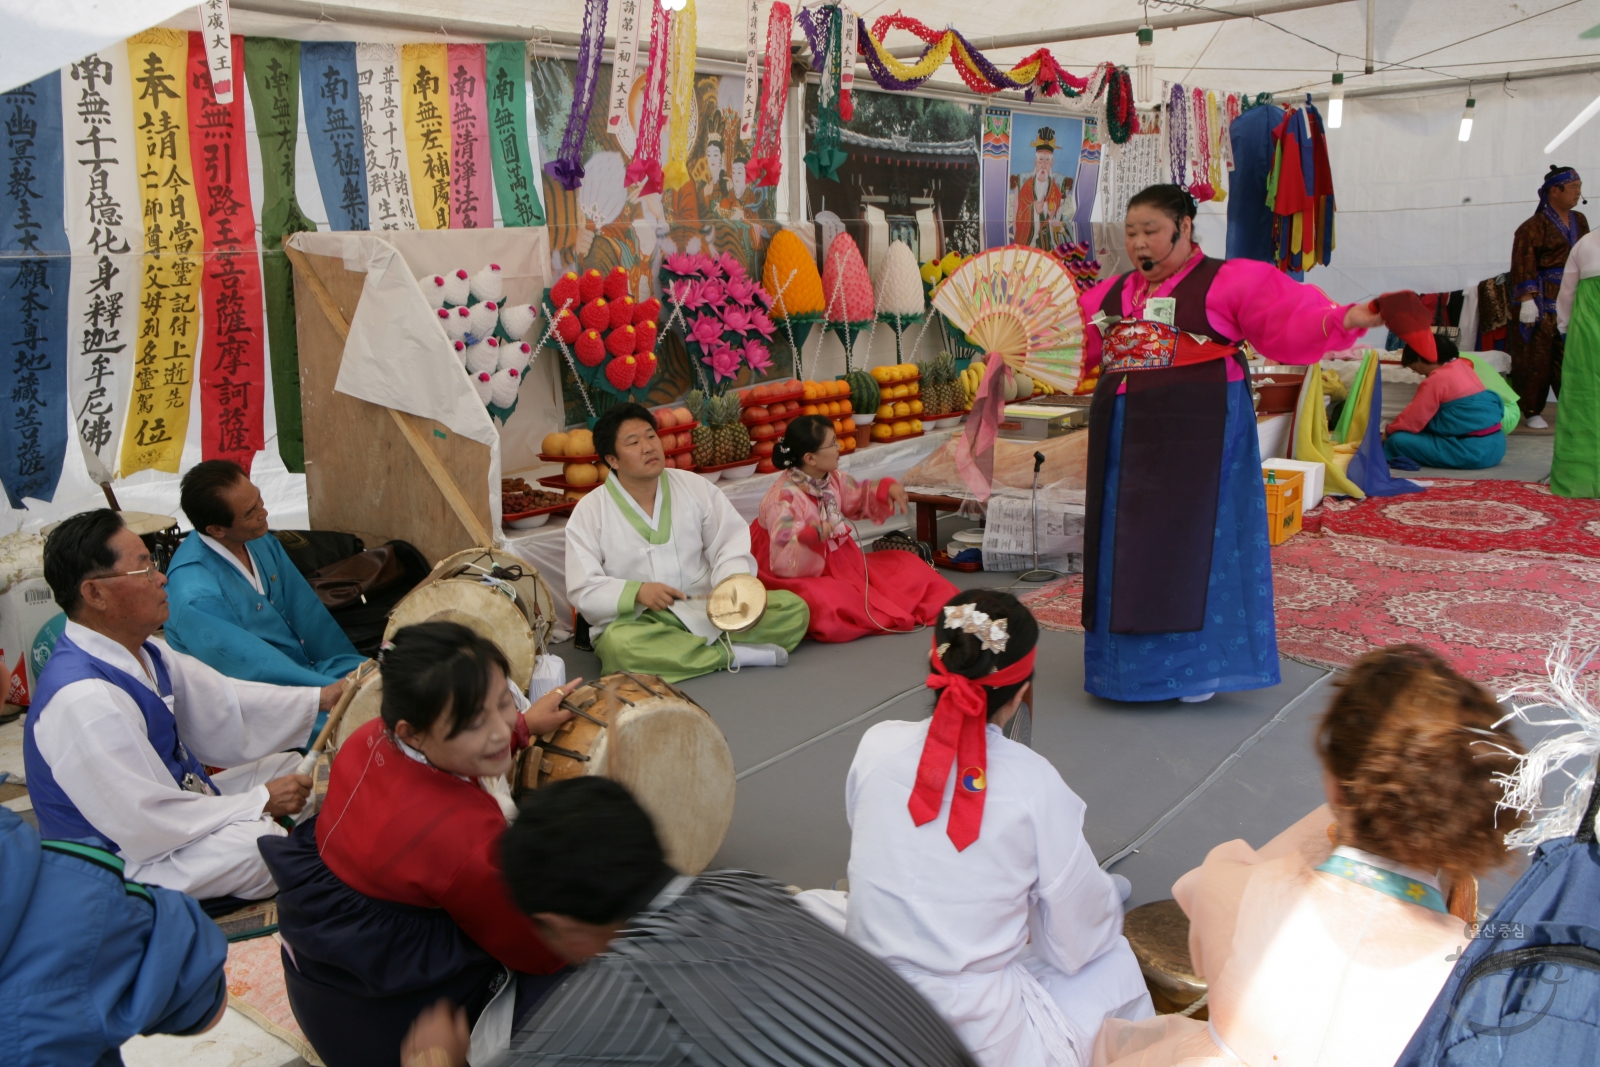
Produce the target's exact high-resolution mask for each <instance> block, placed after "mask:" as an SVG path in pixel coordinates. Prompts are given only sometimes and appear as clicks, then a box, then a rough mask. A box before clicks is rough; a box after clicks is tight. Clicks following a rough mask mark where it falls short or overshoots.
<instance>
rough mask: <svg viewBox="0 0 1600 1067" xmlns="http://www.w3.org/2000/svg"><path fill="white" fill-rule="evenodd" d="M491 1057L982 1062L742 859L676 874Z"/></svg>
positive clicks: (878, 968)
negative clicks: (747, 869) (691, 874)
mask: <svg viewBox="0 0 1600 1067" xmlns="http://www.w3.org/2000/svg"><path fill="white" fill-rule="evenodd" d="M903 810H904V805H903V803H902V811H903ZM1136 973H1137V972H1136ZM495 1063H496V1067H558V1065H574V1064H596V1065H598V1064H606V1065H608V1067H687V1065H689V1064H696V1065H699V1064H708V1065H709V1064H739V1065H741V1067H793V1065H796V1064H808V1065H812V1064H815V1065H819V1067H820V1065H822V1064H828V1065H839V1067H843V1065H845V1064H849V1065H851V1067H973V1060H972V1057H971V1056H970V1055H968V1053H967V1051H966V1050H965V1049H964V1048H962V1047H961V1043H960V1042H959V1041H957V1040H956V1038H955V1035H953V1034H951V1032H950V1028H949V1027H948V1026H946V1025H945V1024H944V1022H943V1021H942V1020H941V1019H940V1018H939V1016H938V1015H936V1014H934V1012H933V1011H932V1010H931V1009H930V1008H929V1006H928V1004H927V1003H926V1002H925V1001H923V999H922V998H921V997H919V996H917V994H916V992H915V991H914V990H912V989H911V988H910V987H909V986H907V985H906V983H905V982H903V981H901V980H900V978H899V977H897V976H896V975H895V973H894V972H893V971H891V970H890V969H889V968H888V967H885V966H884V965H883V964H882V963H881V962H879V961H878V960H876V959H873V958H872V957H871V956H870V955H868V954H867V953H866V952H864V951H862V950H861V948H859V947H858V946H856V945H854V944H852V943H851V942H850V941H848V940H846V939H845V938H843V937H840V936H839V935H838V934H836V933H833V932H832V931H830V930H828V929H827V928H826V927H824V926H823V925H822V924H821V923H819V922H817V921H816V920H815V919H812V918H811V917H810V916H808V915H807V914H805V912H804V911H803V910H802V909H801V908H800V906H799V905H797V904H796V903H795V902H794V900H793V899H792V898H790V897H789V895H788V894H786V893H785V892H784V891H783V890H782V889H781V888H779V887H778V886H777V885H774V884H773V883H772V882H769V881H767V880H766V879H764V878H761V877H759V876H757V875H753V874H746V873H744V872H742V871H713V872H710V873H707V874H702V875H700V876H698V877H695V878H687V877H679V878H674V879H672V880H671V881H670V882H668V883H667V885H666V887H665V888H664V889H663V890H662V891H661V892H660V893H659V894H657V895H656V897H655V899H654V900H652V901H651V903H650V904H649V906H647V907H646V908H645V909H644V910H643V911H642V912H640V913H639V914H638V915H635V916H634V917H633V918H632V919H630V920H629V922H628V925H627V928H626V929H624V930H623V932H622V934H621V935H620V936H618V937H617V938H616V939H615V940H613V941H612V942H611V947H610V949H609V951H607V952H606V953H605V954H604V955H601V956H597V957H595V958H594V959H592V960H589V961H588V962H587V963H585V964H584V965H583V966H582V967H580V968H579V969H578V972H577V973H576V974H575V975H573V977H571V978H570V979H568V980H567V981H566V982H565V983H563V984H562V986H561V988H560V989H558V990H557V991H556V992H555V993H554V994H553V995H552V996H551V997H550V998H549V1000H547V1001H546V1002H545V1003H544V1004H543V1005H541V1006H540V1008H539V1009H538V1012H537V1014H535V1015H534V1016H533V1018H532V1019H530V1020H529V1021H528V1022H527V1023H526V1024H525V1025H523V1026H520V1027H518V1028H517V1030H516V1032H515V1033H513V1034H512V1037H511V1051H510V1052H509V1053H508V1054H507V1055H506V1056H505V1057H504V1058H502V1059H499V1060H496V1061H495Z"/></svg>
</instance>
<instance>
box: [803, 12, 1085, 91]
mask: <svg viewBox="0 0 1600 1067" xmlns="http://www.w3.org/2000/svg"><path fill="white" fill-rule="evenodd" d="M801 18H802V20H803V19H804V18H805V16H804V14H802V15H801ZM890 30H906V31H907V32H909V33H911V34H913V35H914V36H916V37H918V38H919V39H921V40H922V41H924V42H926V43H927V45H928V48H927V50H926V51H924V52H923V53H922V56H921V57H920V58H919V59H918V60H917V62H916V63H913V64H911V65H909V66H908V65H906V64H904V63H901V62H900V61H899V60H898V59H896V58H895V57H894V56H892V55H890V54H889V50H888V48H887V47H885V46H884V44H883V39H884V37H886V36H887V35H888V33H889V31H890ZM862 39H863V41H864V42H865V43H866V47H865V48H863V49H862V51H864V52H865V53H866V56H867V69H868V70H869V71H871V73H872V77H873V80H874V81H876V82H877V83H878V84H879V85H881V86H882V87H883V88H885V89H890V90H894V91H898V92H904V91H906V90H908V89H915V88H916V87H917V86H919V85H921V84H922V83H923V82H925V81H927V80H928V79H929V78H930V77H932V76H933V73H934V72H935V71H937V70H938V69H939V68H940V67H941V66H943V65H944V60H945V59H946V58H949V59H951V60H953V61H954V63H955V68H956V73H957V74H959V75H961V80H962V81H964V82H966V83H967V87H968V88H969V89H971V90H972V91H973V92H975V93H998V92H999V91H1001V90H1002V89H1020V90H1022V91H1023V93H1024V94H1025V95H1026V96H1027V98H1028V100H1030V101H1031V100H1032V99H1033V94H1034V93H1035V92H1036V91H1037V92H1041V93H1043V94H1044V95H1045V96H1055V95H1056V94H1057V93H1061V94H1063V95H1066V96H1077V95H1078V94H1079V93H1081V92H1083V90H1084V88H1085V87H1086V86H1087V85H1088V79H1086V78H1079V77H1076V76H1074V75H1072V74H1069V73H1067V72H1066V70H1064V69H1063V68H1062V67H1061V65H1060V64H1059V63H1057V62H1056V60H1055V57H1054V56H1053V55H1051V54H1050V51H1049V49H1046V48H1041V49H1039V50H1037V51H1035V52H1032V53H1030V54H1029V55H1028V56H1026V57H1025V58H1024V59H1023V60H1022V61H1021V62H1020V63H1017V64H1016V65H1015V66H1013V67H1012V68H1011V69H1010V70H1009V71H1002V70H1001V69H1000V68H999V67H997V66H995V65H994V63H993V62H992V61H991V60H990V59H989V58H988V57H987V56H985V55H984V54H983V53H982V52H980V51H978V50H977V49H976V48H973V47H972V45H971V44H970V43H968V41H967V39H966V38H965V37H963V36H962V35H961V34H960V33H959V32H958V31H956V30H935V29H933V28H932V27H930V26H928V25H926V24H925V23H922V22H920V21H918V20H917V19H914V18H912V17H910V16H909V15H902V14H898V13H897V14H894V15H884V16H883V17H882V18H879V19H877V20H876V21H875V22H873V24H872V29H871V30H870V31H868V32H864V33H863V34H862Z"/></svg>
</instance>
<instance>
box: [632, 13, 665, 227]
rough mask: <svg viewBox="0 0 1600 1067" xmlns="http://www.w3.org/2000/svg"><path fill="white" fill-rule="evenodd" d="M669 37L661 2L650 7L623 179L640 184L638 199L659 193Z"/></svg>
mask: <svg viewBox="0 0 1600 1067" xmlns="http://www.w3.org/2000/svg"><path fill="white" fill-rule="evenodd" d="M671 35H672V29H671V16H669V15H668V14H667V11H666V9H665V8H663V7H662V6H661V0H651V4H650V63H649V66H648V67H647V68H646V71H645V79H644V106H643V107H642V108H641V109H640V113H639V129H638V131H637V133H638V138H637V143H636V144H635V146H634V150H633V159H632V160H631V161H629V163H628V173H627V175H626V177H625V178H624V180H625V181H626V182H627V183H628V184H629V185H638V184H639V183H640V182H643V183H644V184H643V185H642V186H641V187H640V189H639V195H640V196H649V195H650V194H651V193H659V192H660V191H661V188H662V183H661V119H662V115H663V113H664V112H665V110H666V102H667V45H668V40H669V39H670V37H671Z"/></svg>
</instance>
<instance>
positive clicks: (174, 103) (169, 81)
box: [117, 29, 204, 478]
mask: <svg viewBox="0 0 1600 1067" xmlns="http://www.w3.org/2000/svg"><path fill="white" fill-rule="evenodd" d="M128 60H129V68H130V70H129V73H130V74H131V75H132V79H131V84H132V88H133V125H134V143H133V153H134V157H135V166H136V174H137V176H138V182H139V199H140V203H141V206H142V207H143V211H144V219H143V222H144V242H145V257H144V267H143V270H144V274H143V277H142V278H141V280H140V288H139V339H138V343H137V348H136V349H135V352H134V369H133V395H132V397H131V398H130V400H129V411H128V421H127V425H126V428H125V429H124V431H123V437H122V458H121V464H120V469H119V470H118V472H117V473H118V475H119V476H120V477H124V478H126V477H127V476H128V475H130V474H133V473H135V472H137V471H142V470H148V469H151V468H154V469H155V470H160V471H170V472H172V473H177V470H178V461H179V460H180V459H181V458H182V457H183V442H184V438H185V436H186V435H187V434H188V432H189V411H190V406H191V402H192V396H191V392H192V387H193V385H194V351H195V344H196V342H197V341H198V340H199V339H200V305H199V295H200V268H201V259H202V253H203V252H204V240H203V238H202V236H201V233H200V217H199V214H198V210H199V209H198V206H197V204H196V202H195V196H194V168H193V165H192V164H191V162H190V158H189V109H188V92H189V89H188V87H187V86H186V85H185V74H186V73H187V71H188V63H189V35H188V34H187V33H184V32H182V31H180V30H160V29H156V30H146V31H145V32H143V33H136V34H134V35H133V36H132V37H129V38H128Z"/></svg>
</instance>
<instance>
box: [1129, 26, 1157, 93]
mask: <svg viewBox="0 0 1600 1067" xmlns="http://www.w3.org/2000/svg"><path fill="white" fill-rule="evenodd" d="M1138 36H1139V51H1138V53H1137V55H1136V57H1135V59H1134V63H1133V79H1134V81H1133V99H1134V103H1135V104H1137V105H1143V106H1145V107H1149V106H1151V105H1152V104H1154V103H1155V102H1156V53H1155V46H1154V42H1155V39H1156V31H1155V30H1152V29H1151V28H1150V27H1149V26H1140V27H1139V34H1138Z"/></svg>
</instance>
